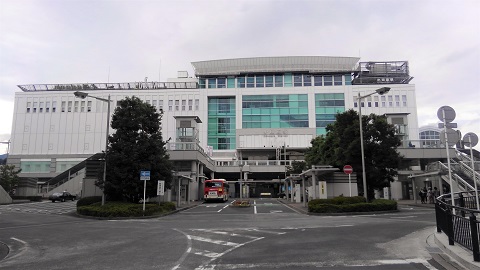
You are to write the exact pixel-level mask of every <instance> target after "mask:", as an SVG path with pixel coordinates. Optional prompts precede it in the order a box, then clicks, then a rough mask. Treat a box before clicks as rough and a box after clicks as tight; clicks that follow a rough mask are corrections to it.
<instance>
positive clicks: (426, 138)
mask: <svg viewBox="0 0 480 270" xmlns="http://www.w3.org/2000/svg"><path fill="white" fill-rule="evenodd" d="M419 135H420V141H421V143H422V145H423V147H433V146H436V145H439V144H440V132H438V131H434V130H427V131H422V132H420V133H419Z"/></svg>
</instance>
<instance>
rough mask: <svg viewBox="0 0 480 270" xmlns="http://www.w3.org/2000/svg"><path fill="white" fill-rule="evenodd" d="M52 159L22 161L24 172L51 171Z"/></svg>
mask: <svg viewBox="0 0 480 270" xmlns="http://www.w3.org/2000/svg"><path fill="white" fill-rule="evenodd" d="M50 163H51V162H50V161H21V162H20V168H21V169H22V173H49V172H50Z"/></svg>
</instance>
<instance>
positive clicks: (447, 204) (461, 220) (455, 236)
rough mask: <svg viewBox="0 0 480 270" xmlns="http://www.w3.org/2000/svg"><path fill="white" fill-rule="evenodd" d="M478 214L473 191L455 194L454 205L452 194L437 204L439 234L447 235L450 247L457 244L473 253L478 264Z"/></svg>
mask: <svg viewBox="0 0 480 270" xmlns="http://www.w3.org/2000/svg"><path fill="white" fill-rule="evenodd" d="M478 214H480V211H478V210H477V203H476V199H475V192H473V191H469V192H457V193H455V194H454V201H453V203H452V199H451V195H450V194H444V195H442V196H439V197H438V198H437V199H436V202H435V217H436V222H437V232H443V233H445V234H446V236H447V237H448V244H449V245H454V244H455V243H457V244H460V245H462V246H463V247H465V248H466V249H468V250H470V251H472V253H473V260H474V261H476V262H478V261H480V246H479V238H480V235H479V231H480V230H479V228H480V226H479V225H480V222H479V221H478V220H477V217H476V216H477V215H478Z"/></svg>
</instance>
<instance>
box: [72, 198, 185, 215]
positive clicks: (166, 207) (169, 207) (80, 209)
mask: <svg viewBox="0 0 480 270" xmlns="http://www.w3.org/2000/svg"><path fill="white" fill-rule="evenodd" d="M175 209H176V208H175V204H174V203H173V202H162V203H160V204H158V203H146V204H145V212H143V204H134V203H127V202H108V203H106V204H105V205H103V206H102V205H101V204H99V203H94V204H90V205H84V206H78V205H77V213H78V214H80V215H85V216H93V217H142V216H154V215H160V214H163V213H168V212H171V211H174V210H175Z"/></svg>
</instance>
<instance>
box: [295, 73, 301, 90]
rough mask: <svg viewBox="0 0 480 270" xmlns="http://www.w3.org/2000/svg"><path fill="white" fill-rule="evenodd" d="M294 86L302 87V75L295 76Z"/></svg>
mask: <svg viewBox="0 0 480 270" xmlns="http://www.w3.org/2000/svg"><path fill="white" fill-rule="evenodd" d="M293 86H295V87H299V86H302V74H293Z"/></svg>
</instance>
